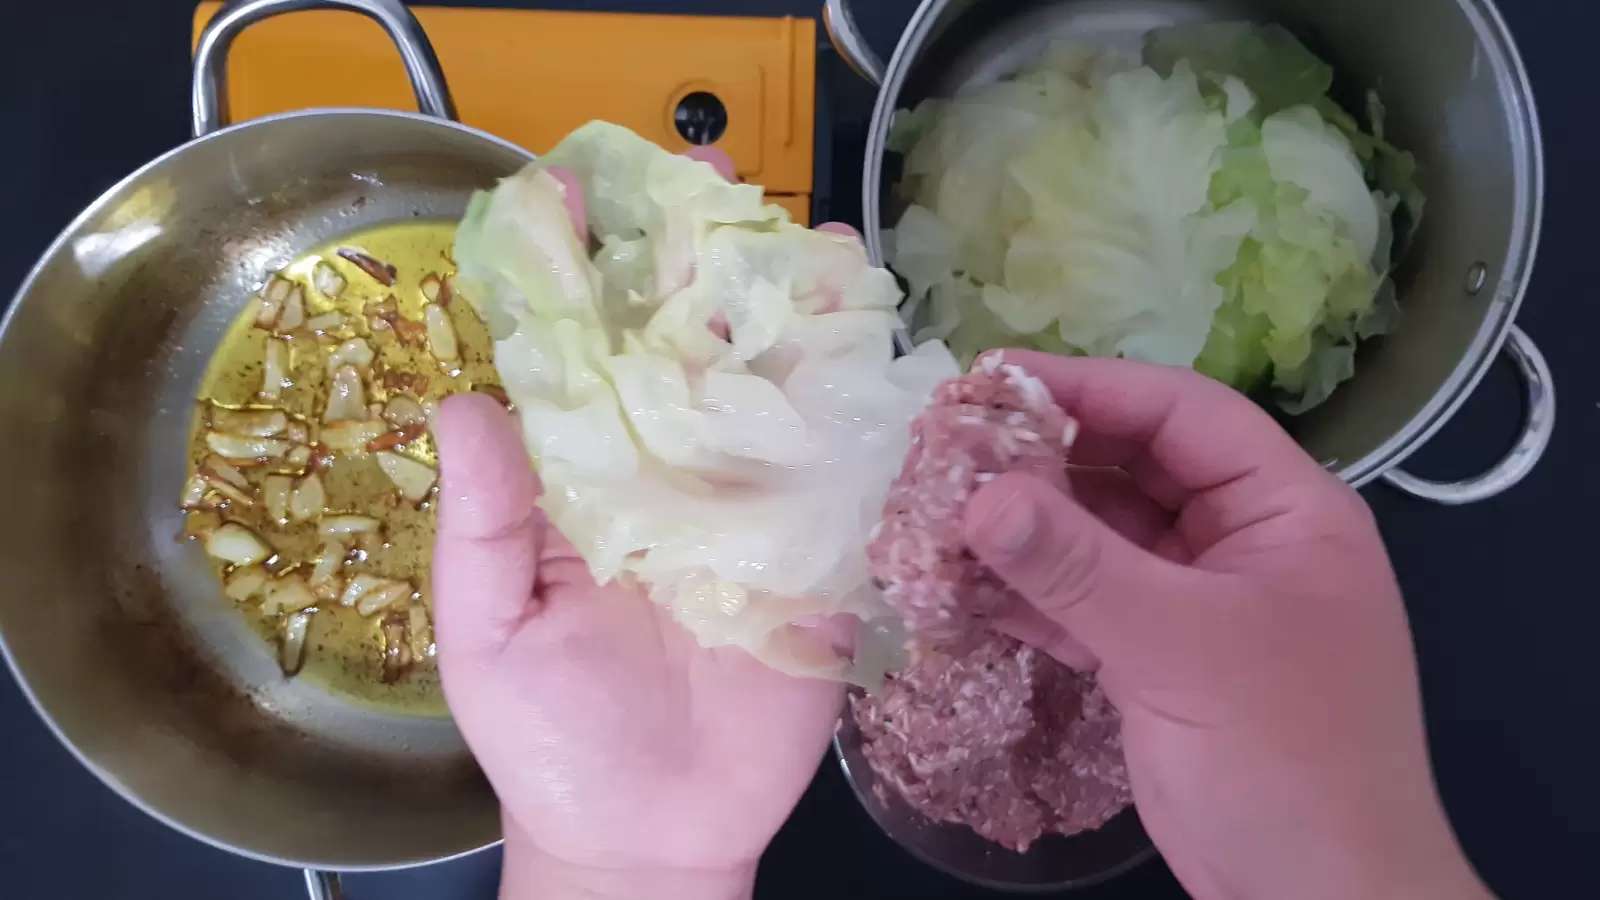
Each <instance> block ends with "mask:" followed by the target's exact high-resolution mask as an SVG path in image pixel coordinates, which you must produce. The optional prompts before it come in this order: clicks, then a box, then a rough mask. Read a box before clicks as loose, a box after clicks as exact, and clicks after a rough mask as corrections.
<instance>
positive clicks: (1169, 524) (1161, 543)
mask: <svg viewBox="0 0 1600 900" xmlns="http://www.w3.org/2000/svg"><path fill="white" fill-rule="evenodd" d="M1067 477H1068V479H1069V481H1070V482H1071V485H1072V497H1073V499H1075V500H1077V501H1078V502H1079V503H1080V504H1082V505H1083V507H1084V508H1085V509H1087V510H1089V512H1091V513H1093V514H1094V516H1095V518H1097V519H1099V520H1100V521H1102V522H1104V523H1106V524H1107V525H1109V526H1111V529H1112V530H1113V531H1115V532H1117V533H1118V534H1120V535H1122V536H1123V537H1125V538H1127V539H1128V540H1130V541H1132V542H1133V543H1134V544H1136V545H1138V546H1140V547H1143V548H1144V549H1146V550H1149V551H1150V552H1151V553H1154V554H1156V555H1157V556H1160V557H1162V558H1163V559H1169V560H1172V561H1173V562H1177V563H1187V562H1189V561H1190V560H1189V559H1188V550H1187V548H1186V547H1185V546H1184V544H1183V542H1182V541H1181V540H1178V539H1177V535H1175V534H1174V533H1173V526H1174V525H1176V524H1177V516H1175V515H1173V513H1172V511H1171V510H1169V509H1167V508H1166V507H1164V506H1162V505H1161V504H1159V503H1157V502H1155V501H1154V500H1152V499H1150V497H1149V495H1147V494H1146V493H1145V492H1144V489H1143V488H1141V487H1139V485H1138V483H1137V482H1136V481H1134V479H1133V476H1131V475H1129V474H1128V473H1127V472H1124V471H1123V470H1121V469H1090V468H1084V467H1080V466H1072V467H1069V468H1068V470H1067Z"/></svg>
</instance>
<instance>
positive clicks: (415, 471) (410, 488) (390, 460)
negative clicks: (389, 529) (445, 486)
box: [377, 450, 439, 503]
mask: <svg viewBox="0 0 1600 900" xmlns="http://www.w3.org/2000/svg"><path fill="white" fill-rule="evenodd" d="M377 457H378V467H379V468H381V469H383V474H385V475H387V476H389V480H390V481H392V482H394V486H395V487H397V488H399V489H400V495H401V496H402V497H405V498H406V499H407V500H410V501H411V502H412V503H421V502H422V501H424V500H426V499H428V495H429V494H431V493H433V486H434V484H435V483H437V482H438V480H439V473H438V472H436V471H434V469H433V467H432V466H429V465H427V464H425V463H421V462H418V461H417V460H414V459H412V458H411V457H409V456H402V455H400V454H399V453H391V452H389V451H387V450H385V451H381V452H379V453H378V454H377Z"/></svg>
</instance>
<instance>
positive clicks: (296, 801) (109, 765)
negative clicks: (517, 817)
mask: <svg viewBox="0 0 1600 900" xmlns="http://www.w3.org/2000/svg"><path fill="white" fill-rule="evenodd" d="M314 7H330V8H341V9H347V10H353V11H356V12H360V13H364V14H366V15H368V16H370V17H372V18H373V19H375V20H377V21H378V23H379V24H381V25H382V26H383V27H384V28H385V30H387V31H388V33H389V35H390V37H391V38H393V39H394V41H395V43H396V45H397V46H398V47H399V48H400V51H401V54H402V56H403V57H404V59H405V63H406V68H407V70H408V72H409V73H410V77H411V81H412V84H413V86H414V88H415V90H416V95H417V102H418V104H419V106H420V108H421V110H422V114H420V115H419V114H414V113H402V112H384V111H378V110H354V109H342V110H311V111H305V112H298V113H290V114H285V115H279V116H273V117H270V118H264V119H258V120H255V121H251V122H247V123H244V124H240V125H235V126H232V127H223V126H224V125H225V119H226V107H225V103H224V98H225V96H226V91H225V84H224V74H225V65H226V55H227V51H228V47H229V44H230V42H231V41H232V40H233V38H234V37H235V36H236V35H237V34H238V33H239V32H240V31H241V30H243V29H244V28H245V27H246V26H248V25H249V24H251V23H253V22H256V21H258V20H260V19H263V18H266V17H268V16H271V15H274V14H277V13H280V12H287V11H291V10H297V9H308V8H314ZM451 119H452V109H451V105H450V100H449V94H448V92H447V90H446V87H445V84H444V81H443V78H442V76H441V75H440V72H439V68H438V62H437V60H436V59H435V57H434V55H433V50H432V48H431V47H430V46H429V44H428V42H427V39H426V38H425V36H424V35H423V33H422V30H421V28H420V27H419V26H418V25H417V22H416V20H415V19H414V18H412V16H411V14H410V13H409V12H407V11H406V9H405V8H404V7H403V6H402V5H401V4H400V3H399V2H397V0H250V2H242V3H236V4H233V5H231V6H229V7H226V8H224V9H223V10H222V11H221V12H220V13H219V14H218V15H217V17H216V18H215V20H214V21H213V22H212V23H211V25H210V27H209V28H208V30H207V31H206V33H205V35H204V36H203V38H202V39H201V41H200V45H199V49H198V53H197V55H196V58H195V84H194V133H195V139H194V140H193V141H191V142H189V143H188V144H185V145H184V146H181V147H179V148H177V149H175V150H173V151H171V152H170V153H167V154H166V155H164V156H162V157H160V158H159V159H156V160H154V161H152V162H151V163H149V164H148V165H146V166H144V167H143V168H142V169H140V170H139V171H137V172H135V173H133V174H132V175H130V176H128V177H127V178H126V179H124V180H123V181H122V182H121V183H120V184H118V185H116V186H115V187H113V188H111V189H110V190H108V191H107V192H106V193H105V194H104V195H102V196H101V197H100V198H99V199H98V200H96V201H95V202H94V203H93V204H92V205H90V206H89V208H88V209H86V210H85V211H84V212H83V213H82V215H80V216H79V217H78V218H77V220H76V221H74V222H73V223H72V224H71V225H70V226H68V227H67V229H66V231H64V232H63V233H62V234H61V236H60V237H59V238H57V240H56V241H55V243H54V244H52V245H51V247H50V249H49V250H48V251H47V252H46V253H45V255H44V258H43V259H42V260H40V262H39V263H38V265H37V266H36V267H35V268H34V270H33V271H32V272H31V273H30V274H29V275H28V278H27V280H26V281H25V282H24V283H23V285H22V287H21V289H20V291H19V292H18V294H17V296H16V299H15V300H14V301H13V304H12V306H11V309H10V312H9V314H8V315H7V316H6V318H5V320H4V321H3V323H0V382H3V383H4V384H5V385H6V387H7V389H6V390H5V391H4V392H3V395H0V433H3V434H5V435H6V436H7V440H6V441H5V442H4V445H3V447H0V462H3V468H4V470H5V471H7V472H9V473H11V475H10V478H11V486H10V488H9V489H8V491H7V496H9V497H10V498H11V500H10V501H9V506H8V508H7V511H6V515H5V516H4V517H0V646H3V648H4V651H5V655H6V658H7V660H8V662H9V663H10V665H11V668H12V671H13V672H14V673H15V674H16V676H17V679H18V681H19V682H20V683H21V684H22V686H23V689H24V691H25V692H26V693H27V695H28V697H29V699H30V700H31V701H32V703H33V705H34V707H35V708H36V709H37V710H38V712H39V714H40V716H41V717H43V719H44V720H45V722H46V723H47V724H48V725H49V726H50V728H51V729H52V730H53V731H54V732H55V733H56V735H57V736H58V737H60V739H61V740H62V742H63V743H64V744H65V745H66V746H67V747H68V748H69V749H70V750H71V751H72V753H73V754H74V755H75V756H77V757H78V759H79V760H81V761H82V762H83V764H84V765H86V766H87V767H88V768H89V769H90V770H91V771H93V772H94V773H95V774H96V775H97V776H99V777H100V779H101V780H102V781H104V782H105V783H106V784H107V785H108V786H110V787H111V788H112V789H113V790H115V791H117V792H118V793H119V794H121V795H122V796H123V797H125V798H127V799H128V800H129V801H130V802H132V803H134V804H136V805H138V806H139V807H140V808H142V809H144V810H145V811H147V812H149V813H150V814H151V815H153V816H155V817H156V818H158V819H160V820H161V821H163V822H166V823H167V824H169V825H171V826H173V827H174V828H177V829H179V830H181V831H183V832H185V833H187V834H189V835H192V836H194V837H196V838H199V839H201V840H203V841H206V842H208V843H211V844H213V845H215V846H217V847H221V848H223V849H225V850H231V851H234V852H237V853H241V854H244V855H247V856H251V857H254V858H257V859H261V860H265V861H268V862H274V863H280V864H284V865H291V866H299V867H308V868H313V869H323V870H371V869H388V868H396V867H401V866H410V865H419V864H423V863H429V862H434V861H437V860H442V859H446V858H450V857H454V856H457V855H460V854H465V853H470V852H472V851H475V850H478V849H480V848H483V847H486V846H489V845H492V844H494V843H496V842H497V841H498V840H499V837H500V820H499V812H498V807H497V804H496V802H495V798H494V795H493V793H492V792H491V791H490V789H489V786H488V784H487V783H486V782H485V781H484V779H483V777H482V775H481V774H480V773H479V772H478V770H477V767H476V765H475V764H474V763H473V761H472V758H471V756H470V754H469V753H468V752H467V748H466V746H465V745H464V743H463V742H462V740H461V737H460V735H459V733H458V732H457V731H456V729H455V727H454V726H453V725H452V723H451V722H450V721H449V720H448V719H435V718H423V717H406V716H401V715H389V714H384V713H380V712H375V711H373V710H370V709H367V708H364V707H358V706H355V705H352V704H350V703H348V702H345V701H341V700H338V699H335V698H334V697H332V696H330V695H328V694H326V693H324V692H323V691H321V690H319V689H318V688H317V687H315V686H314V685H310V684H306V683H303V682H298V681H294V680H288V679H285V678H283V677H282V676H281V675H280V674H279V672H278V670H277V667H276V666H275V664H274V662H273V659H272V654H271V651H270V648H268V647H266V646H265V645H264V644H263V643H262V642H261V641H260V640H259V639H257V638H256V636H255V635H254V633H253V632H252V631H251V630H250V628H249V627H248V625H247V624H246V623H245V622H244V621H243V619H242V618H241V617H239V616H238V615H237V614H236V613H235V612H234V611H233V610H231V609H229V608H228V607H227V605H226V604H225V603H224V602H223V601H222V598H221V596H220V595H219V593H218V586H217V584H216V580H215V578H214V577H213V576H212V575H211V573H210V572H209V570H208V568H207V566H206V564H205V562H204V560H203V559H202V558H200V556H199V551H198V550H197V548H194V547H192V546H180V545H179V544H178V543H177V542H176V541H175V537H176V535H178V534H179V532H180V528H181V520H180V516H179V511H178V509H177V506H176V499H177V498H178V497H179V495H180V493H181V486H182V482H183V478H184V474H185V473H184V466H185V463H186V446H187V434H188V429H189V424H190V416H191V415H192V410H193V402H194V397H195V395H196V392H197V390H198V388H199V385H200V379H201V376H202V373H203V371H204V369H205V366H206V364H207V361H208V358H209V356H210V354H211V352H212V349H213V348H214V347H215V346H216V344H217V342H218V340H219V339H220V337H221V336H222V334H223V331H224V329H225V328H226V327H227V326H228V325H229V323H231V322H232V321H233V319H234V318H235V316H236V314H237V313H238V312H239V311H240V309H241V308H242V307H243V305H244V303H245V301H246V300H247V299H248V297H249V296H250V295H251V294H252V293H253V291H254V288H255V286H257V285H258V284H259V283H260V282H261V281H262V280H263V278H264V276H265V275H266V273H268V272H270V271H272V270H274V269H276V268H278V267H280V266H282V265H284V264H286V263H288V262H290V261H291V260H293V259H294V258H295V257H296V256H298V255H299V254H301V253H302V252H304V251H306V250H309V249H311V248H312V247H314V246H316V245H318V244H321V243H323V242H325V241H328V240H332V239H334V238H336V237H337V236H338V235H341V234H344V233H348V232H351V231H355V230H358V229H363V228H368V227H371V226H374V225H378V224H382V223H384V222H388V221H394V220H409V219H412V218H413V217H418V216H420V217H429V218H458V217H459V216H460V215H461V214H462V212H463V211H464V210H465V208H466V203H467V200H468V198H469V196H470V195H471V193H472V191H473V190H475V189H477V188H481V187H486V186H491V185H492V184H493V183H494V182H495V180H496V179H497V178H499V177H502V176H504V175H507V174H509V173H512V172H515V171H516V170H517V169H519V168H520V167H521V166H522V165H523V164H524V163H526V162H527V161H528V160H529V159H530V158H531V155H530V154H529V153H528V152H527V151H525V150H522V149H520V148H518V147H515V146H512V145H511V144H508V143H506V142H504V141H502V140H500V139H498V138H495V137H492V136H490V135H488V134H485V133H483V132H480V131H476V130H473V129H471V128H467V127H464V126H462V125H460V124H457V123H456V122H454V121H452V120H451ZM308 882H309V884H310V886H311V888H312V890H313V894H314V895H317V894H318V893H319V892H321V893H322V894H326V893H327V892H329V891H330V890H332V889H333V887H334V884H333V882H332V879H330V878H328V877H327V876H322V875H319V874H317V873H309V874H308Z"/></svg>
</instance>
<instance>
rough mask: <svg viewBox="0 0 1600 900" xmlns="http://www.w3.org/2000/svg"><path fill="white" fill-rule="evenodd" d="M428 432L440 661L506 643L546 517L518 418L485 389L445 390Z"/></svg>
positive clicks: (523, 603)
mask: <svg viewBox="0 0 1600 900" xmlns="http://www.w3.org/2000/svg"><path fill="white" fill-rule="evenodd" d="M434 436H435V438H436V439H437V440H438V442H439V464H440V473H439V525H438V536H437V538H436V539H435V541H434V555H433V595H434V619H435V620H436V626H437V630H438V633H439V647H440V650H441V652H442V654H443V656H444V657H445V658H446V661H447V662H448V658H449V657H452V656H455V655H457V654H460V653H463V652H468V653H472V652H477V651H481V650H486V649H498V648H499V647H501V646H504V644H505V643H506V642H507V641H508V640H509V639H510V638H511V636H512V635H513V634H514V633H515V632H516V629H517V627H518V626H519V625H520V624H521V623H522V622H524V621H526V619H527V616H528V613H529V611H530V609H531V607H532V604H533V602H534V601H533V584H534V578H535V576H536V575H537V574H538V572H537V567H538V560H539V550H540V542H541V540H542V536H543V524H544V520H543V516H542V514H541V513H540V512H539V509H538V507H537V506H536V505H535V500H536V499H537V498H538V493H539V488H538V479H537V477H536V476H535V475H534V473H533V467H532V466H531V465H530V464H529V462H528V454H527V451H526V450H524V449H523V445H522V439H521V437H520V436H519V435H518V434H517V428H516V422H515V420H514V419H513V418H512V417H511V416H509V415H507V414H506V411H505V408H504V407H502V406H501V405H500V404H499V403H498V402H497V401H495V400H494V399H493V398H492V397H489V396H487V395H484V394H476V393H467V394H457V395H455V396H452V397H448V398H446V399H445V401H444V403H443V404H442V405H441V406H440V408H439V414H438V416H437V417H436V419H435V422H434Z"/></svg>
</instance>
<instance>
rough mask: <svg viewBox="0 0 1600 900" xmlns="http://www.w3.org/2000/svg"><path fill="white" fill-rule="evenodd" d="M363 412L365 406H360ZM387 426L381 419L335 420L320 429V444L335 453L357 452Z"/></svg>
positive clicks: (363, 449)
mask: <svg viewBox="0 0 1600 900" xmlns="http://www.w3.org/2000/svg"><path fill="white" fill-rule="evenodd" d="M362 411H363V412H365V411H366V409H365V407H363V408H362ZM388 430H389V428H388V426H387V425H385V424H384V423H383V422H382V421H379V420H376V419H365V420H362V421H359V422H335V423H334V424H332V425H328V426H325V427H324V428H323V429H322V445H323V446H324V447H327V448H328V449H330V450H333V451H335V452H337V453H358V452H362V451H365V450H366V449H367V444H369V443H371V442H372V441H375V440H377V439H378V438H380V437H382V436H383V433H384V432H385V431H388Z"/></svg>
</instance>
